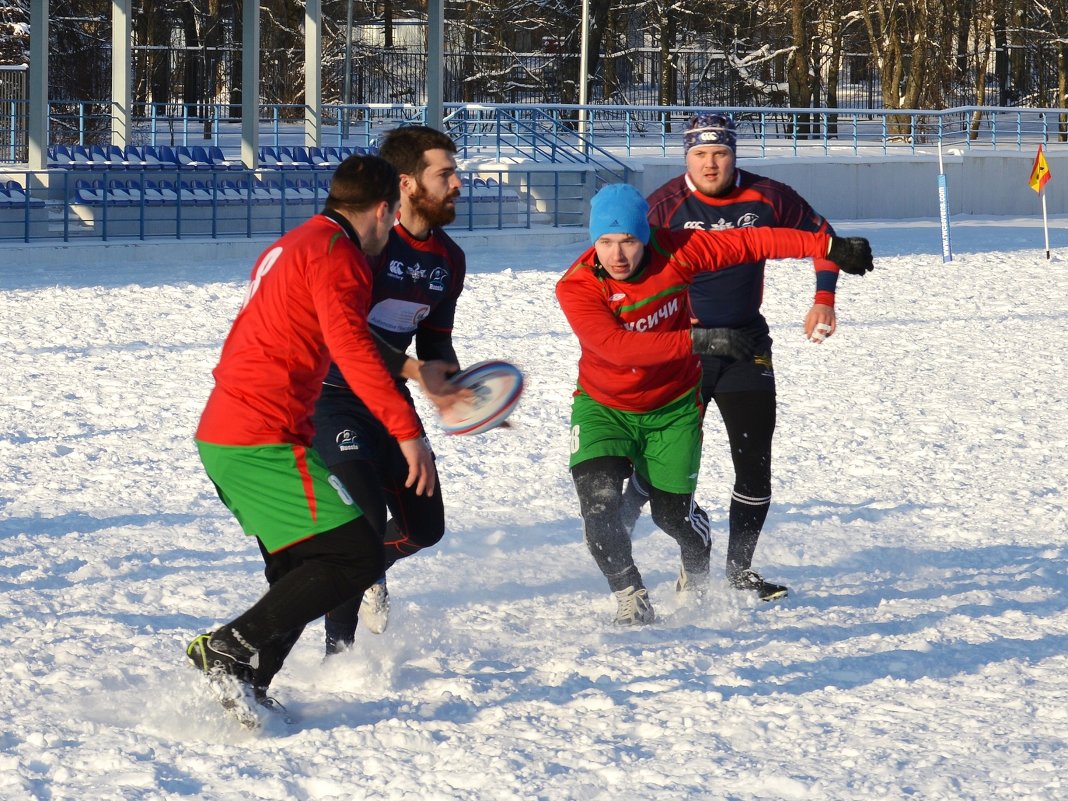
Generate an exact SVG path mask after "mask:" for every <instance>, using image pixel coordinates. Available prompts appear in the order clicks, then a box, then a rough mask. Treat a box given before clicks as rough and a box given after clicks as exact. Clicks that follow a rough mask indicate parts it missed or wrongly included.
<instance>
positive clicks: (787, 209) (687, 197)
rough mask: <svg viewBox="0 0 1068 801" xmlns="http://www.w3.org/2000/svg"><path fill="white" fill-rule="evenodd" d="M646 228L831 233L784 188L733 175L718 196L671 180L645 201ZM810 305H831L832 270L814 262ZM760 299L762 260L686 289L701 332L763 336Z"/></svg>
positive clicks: (699, 279)
mask: <svg viewBox="0 0 1068 801" xmlns="http://www.w3.org/2000/svg"><path fill="white" fill-rule="evenodd" d="M649 223H650V224H651V225H652V226H653V227H654V228H657V227H659V228H670V229H673V230H692V229H697V230H702V231H714V230H722V229H727V228H745V227H761V226H766V227H778V228H796V229H798V230H800V231H823V232H826V233H828V234H831V235H833V234H834V229H832V228H831V226H830V223H828V222H827V220H825V219H824V218H823V217H822V216H821V215H819V214H818V213H816V212H815V211H814V210H813V209H812V207H811V206H809V205H808V203H807V202H806V201H805V199H804V198H802V197H801V196H800V195H798V194H797V192H795V191H794V190H793V189H791V188H790V187H789V186H787V185H786V184H783V183H780V182H779V181H774V180H772V179H771V178H764V177H762V176H759V175H754V174H753V173H751V172H747V171H745V170H738V169H736V170H735V185H734V188H733V189H731V191H730V192H728V193H726V194H725V195H721V196H719V197H711V196H709V195H705V194H702V193H701V192H699V191H698V190H697V188H696V187H695V186H694V185H693V183H692V182H691V181H690V179H689V176H687V175H680V176H679V177H677V178H673V179H672V180H670V181H668V182H667V183H666V184H664V185H663V186H661V187H660V188H659V189H657V190H656V191H655V192H653V194H651V195H650V196H649ZM813 261H814V264H815V269H816V295H815V301H814V302H815V303H823V304H826V305H828V306H833V305H834V290H835V286H836V285H837V282H838V266H837V265H836V264H835V263H834V262H832V261H829V260H827V259H814V260H813ZM763 296H764V261H763V260H761V261H754V262H746V263H744V264H737V265H734V266H733V267H728V268H727V269H723V270H715V271H713V272H702V273H698V274H697V275H696V276H695V278H694V281H693V284H691V286H690V307H691V314H692V316H693V318H694V320H695V321H696V324H697V325H700V326H703V327H706V328H719V327H724V328H748V329H750V330H752V331H753V332H754V333H757V332H760V333H764V334H766V333H767V331H768V327H767V323H766V322H765V321H764V317H763V315H761V313H760V304H761V302H762V301H763Z"/></svg>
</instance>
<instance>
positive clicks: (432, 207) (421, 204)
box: [408, 183, 457, 228]
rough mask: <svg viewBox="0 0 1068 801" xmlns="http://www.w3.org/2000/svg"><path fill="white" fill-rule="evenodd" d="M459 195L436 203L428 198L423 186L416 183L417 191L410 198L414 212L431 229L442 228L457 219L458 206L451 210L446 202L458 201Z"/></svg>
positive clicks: (450, 196)
mask: <svg viewBox="0 0 1068 801" xmlns="http://www.w3.org/2000/svg"><path fill="white" fill-rule="evenodd" d="M456 197H457V195H449V196H448V197H446V199H445V200H444V201H440V202H438V201H434V200H430V199H429V198H428V197H427V193H426V190H425V189H423V185H422V184H420V183H416V190H415V191H414V192H413V193H412V194H411V195H409V196H408V202H409V203H410V204H411V207H412V211H413V212H414V213H415V214H416V215H418V216H419V217H422V218H423V220H425V221H426V223H427V225H429V226H430V227H431V228H440V227H441V226H443V225H448V224H449V223H451V222H452V221H453V220H455V219H456V206H453V207H452V208H449V207H448V206H447V205H446V201H448V200H452V201H455V200H456Z"/></svg>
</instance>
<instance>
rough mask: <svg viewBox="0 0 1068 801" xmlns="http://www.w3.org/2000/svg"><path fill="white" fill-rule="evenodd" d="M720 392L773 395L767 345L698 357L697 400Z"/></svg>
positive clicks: (771, 369)
mask: <svg viewBox="0 0 1068 801" xmlns="http://www.w3.org/2000/svg"><path fill="white" fill-rule="evenodd" d="M724 392H770V393H772V394H775V370H774V368H773V367H772V362H771V348H770V347H769V348H768V349H767V352H766V353H761V354H760V355H758V356H754V357H753V358H752V359H749V360H746V361H737V360H735V359H724V358H721V357H719V356H702V357H701V399H702V400H703V401H704V402H705V405H706V406H707V405H709V404H710V403H711V402H712V398H713V397H714V396H715V395H719V394H721V393H724ZM327 463H328V464H329V462H327Z"/></svg>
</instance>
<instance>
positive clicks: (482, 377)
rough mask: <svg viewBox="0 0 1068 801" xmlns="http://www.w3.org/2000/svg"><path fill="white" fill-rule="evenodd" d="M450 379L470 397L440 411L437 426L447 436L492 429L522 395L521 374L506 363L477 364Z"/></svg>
mask: <svg viewBox="0 0 1068 801" xmlns="http://www.w3.org/2000/svg"><path fill="white" fill-rule="evenodd" d="M451 380H452V382H453V383H454V384H456V385H457V386H460V387H463V388H464V389H470V390H471V391H472V392H473V393H474V398H473V399H472V400H471V401H460V402H459V403H455V404H453V405H452V407H450V408H449V409H446V410H445V411H444V412H442V414H441V427H442V428H444V429H445V432H446V433H447V434H481V433H482V432H483V431H489V430H490V429H491V428H496V427H497V426H499V425H500V424H501V423H503V422H504V421H505V420H507V419H508V415H510V414H511V413H512V410H513V409H514V408H515V405H516V404H517V403H518V402H519V396H520V395H522V394H523V374H522V373H521V372H520V371H519V368H518V367H516V366H515V365H514V364H510V363H509V362H502V361H486V362H479V363H478V364H473V365H471V366H470V367H468V368H467V369H466V370H461V371H460V372H459V373H457V374H456V375H454V376H453V377H452V379H451Z"/></svg>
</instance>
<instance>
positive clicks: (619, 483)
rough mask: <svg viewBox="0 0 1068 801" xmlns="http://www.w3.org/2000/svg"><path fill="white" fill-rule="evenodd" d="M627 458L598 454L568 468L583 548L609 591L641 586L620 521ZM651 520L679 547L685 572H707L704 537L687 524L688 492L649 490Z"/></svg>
mask: <svg viewBox="0 0 1068 801" xmlns="http://www.w3.org/2000/svg"><path fill="white" fill-rule="evenodd" d="M632 469H633V468H632V466H631V463H630V460H629V459H625V458H623V457H621V456H604V457H600V458H597V459H590V460H588V461H585V462H580V463H579V464H577V465H575V466H574V467H573V468H571V477H572V479H573V480H574V482H575V491H576V492H577V493H578V498H579V508H580V510H581V512H582V521H583V524H584V528H585V535H586V547H587V548H589V550H590V553H591V554H592V555H593V558H594V561H595V562H597V566H598V567H599V568H600V569H601V573H603V574H604V577H605V578H606V579H607V580H608V586H609V588H610V589H611V590H612V591H613V592H616V591H618V590H622V589H625V588H626V587H629V586H643V585H642V578H641V574H640V573H639V571H638V568H637V566H636V565H635V564H634V557H633V554H632V551H631V543H630V533H629V531H628V530H627V529H626V528H624V525H623V521H622V518H621V517H620V503H621V501H622V498H623V482H624V481H625V480H626V479H627V477H628V476H629V475H630V474H631V472H632ZM649 490H650V501H651V509H652V513H653V522H654V523H656V525H657V527H658V528H660V529H661V530H662V531H664V532H665V533H666V534H668V536H670V537H671V538H672V539H674V540H675V541H676V542H677V543H678V544H679V550H680V552H681V555H682V563H683V566H684V567H685V568H686V571H687V572H688V573H707V572H708V551H709V543H708V539H707V536H706V535H705V534H703V533H702V532H701V530H700V529H699V528H698V527H695V526H694V525H693V523H692V522H691V505H692V503H693V495H692V494H679V493H673V492H664V491H663V490H658V489H656V488H655V487H650V488H649Z"/></svg>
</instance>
